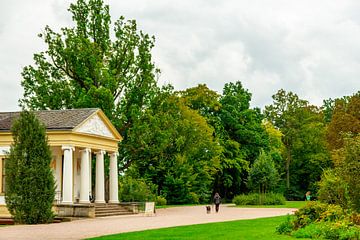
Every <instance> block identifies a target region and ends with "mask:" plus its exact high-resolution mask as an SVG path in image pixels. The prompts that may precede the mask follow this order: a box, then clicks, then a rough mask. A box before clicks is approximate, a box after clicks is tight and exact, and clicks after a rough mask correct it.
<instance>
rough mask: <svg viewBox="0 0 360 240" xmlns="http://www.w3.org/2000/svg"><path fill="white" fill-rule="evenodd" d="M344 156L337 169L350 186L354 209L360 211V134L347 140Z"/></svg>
mask: <svg viewBox="0 0 360 240" xmlns="http://www.w3.org/2000/svg"><path fill="white" fill-rule="evenodd" d="M343 156H344V159H343V161H341V163H340V164H339V166H338V167H337V171H338V172H339V175H340V176H341V178H342V179H343V180H344V181H345V182H346V183H347V184H348V186H349V188H348V189H349V196H350V201H351V203H352V206H351V207H352V209H353V210H355V211H357V212H358V213H360V174H359V172H360V135H358V136H356V137H354V138H349V139H346V140H345V147H344V155H343Z"/></svg>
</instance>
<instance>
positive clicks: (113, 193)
mask: <svg viewBox="0 0 360 240" xmlns="http://www.w3.org/2000/svg"><path fill="white" fill-rule="evenodd" d="M109 191H110V197H109V203H119V196H118V165H117V153H112V154H110V182H109Z"/></svg>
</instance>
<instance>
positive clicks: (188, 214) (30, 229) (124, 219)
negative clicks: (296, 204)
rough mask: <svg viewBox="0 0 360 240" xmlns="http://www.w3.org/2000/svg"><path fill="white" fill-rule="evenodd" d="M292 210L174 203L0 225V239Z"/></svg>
mask: <svg viewBox="0 0 360 240" xmlns="http://www.w3.org/2000/svg"><path fill="white" fill-rule="evenodd" d="M295 210H296V209H289V208H234V207H231V206H225V205H221V206H220V212H219V213H214V212H213V211H212V212H211V214H207V213H206V210H205V206H192V207H174V208H166V209H158V210H157V212H156V216H153V217H146V216H143V215H141V214H139V215H131V216H114V217H103V218H95V219H84V220H77V221H72V222H64V223H56V224H41V225H16V226H8V227H0V239H7V240H8V239H11V240H17V239H21V240H22V239H27V240H32V239H34V240H35V239H36V240H39V239H51V240H53V239H84V238H90V237H96V236H102V235H108V234H115V233H122V232H133V231H139V230H146V229H155V228H164V227H172V226H183V225H192V224H199V223H210V222H225V221H231V220H239V219H254V218H263V217H273V216H280V215H286V214H292V213H293V212H294V211H295Z"/></svg>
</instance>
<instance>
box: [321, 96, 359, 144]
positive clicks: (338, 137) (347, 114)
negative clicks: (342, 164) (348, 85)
mask: <svg viewBox="0 0 360 240" xmlns="http://www.w3.org/2000/svg"><path fill="white" fill-rule="evenodd" d="M346 134H353V135H357V134H360V92H358V93H356V94H354V95H353V96H347V97H343V98H341V99H336V100H334V106H333V109H332V117H331V121H330V123H329V125H328V129H327V141H328V147H329V149H330V150H336V149H340V148H342V147H343V146H344V140H343V139H344V137H345V136H346ZM347 137H348V136H347Z"/></svg>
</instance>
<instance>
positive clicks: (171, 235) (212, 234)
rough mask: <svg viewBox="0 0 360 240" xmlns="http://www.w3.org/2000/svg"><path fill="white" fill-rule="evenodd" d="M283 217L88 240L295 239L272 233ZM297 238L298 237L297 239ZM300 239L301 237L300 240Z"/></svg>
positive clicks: (174, 228) (165, 229)
mask: <svg viewBox="0 0 360 240" xmlns="http://www.w3.org/2000/svg"><path fill="white" fill-rule="evenodd" d="M286 217H287V216H280V217H271V218H259V219H252V220H239V221H231V222H220V223H208V224H198V225H190V226H182V227H171V228H162V229H154V230H146V231H139V232H130V233H122V234H115V235H108V236H102V237H97V238H91V239H92V240H118V239H119V240H121V239H126V240H143V239H146V240H148V239H150V240H151V239H156V240H168V239H171V240H179V239H186V240H191V239H194V240H208V239H243V240H252V239H254V240H261V239H266V240H275V239H279V240H281V239H295V238H293V237H290V236H286V235H279V234H277V233H275V229H276V227H277V226H278V225H279V224H280V223H282V222H284V221H285V220H286ZM297 239H301V238H297ZM302 239H304V238H302Z"/></svg>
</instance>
